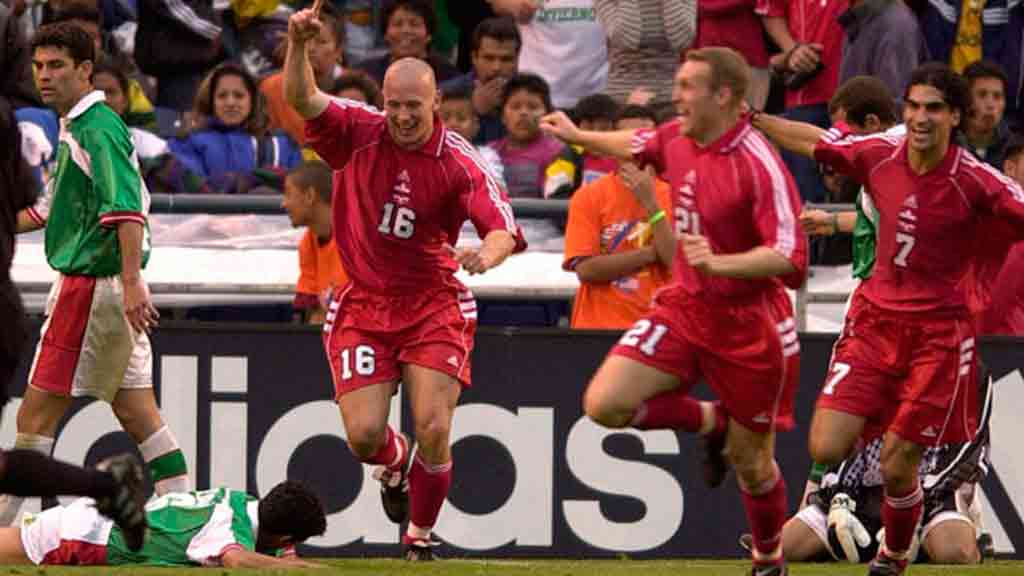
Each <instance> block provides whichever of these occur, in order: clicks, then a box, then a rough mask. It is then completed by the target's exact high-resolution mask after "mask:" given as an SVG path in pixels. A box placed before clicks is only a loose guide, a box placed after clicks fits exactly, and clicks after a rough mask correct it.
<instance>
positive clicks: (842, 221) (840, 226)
mask: <svg viewBox="0 0 1024 576" xmlns="http://www.w3.org/2000/svg"><path fill="white" fill-rule="evenodd" d="M856 225H857V213H856V212H854V211H852V210H851V211H848V212H826V211H824V210H804V211H803V212H802V213H801V214H800V227H801V228H803V230H804V232H806V233H807V234H808V235H810V236H831V235H833V234H839V233H840V232H845V233H847V234H849V233H850V232H853V228H854V226H856Z"/></svg>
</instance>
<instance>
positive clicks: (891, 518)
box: [882, 481, 924, 559]
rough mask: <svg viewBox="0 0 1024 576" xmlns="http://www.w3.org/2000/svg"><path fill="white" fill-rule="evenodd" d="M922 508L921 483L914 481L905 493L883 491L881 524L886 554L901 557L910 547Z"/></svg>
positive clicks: (922, 493) (922, 494)
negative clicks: (910, 488)
mask: <svg viewBox="0 0 1024 576" xmlns="http://www.w3.org/2000/svg"><path fill="white" fill-rule="evenodd" d="M923 509H924V492H922V491H921V484H920V483H918V482H916V481H915V483H914V488H913V489H912V490H911V491H910V492H907V493H905V494H896V493H892V492H889V491H888V490H886V491H885V501H884V502H882V525H883V526H885V550H886V553H887V554H886V555H887V556H889V557H891V558H894V559H901V555H903V554H905V553H906V552H907V550H909V549H910V544H911V542H912V541H913V540H914V532H915V531H916V530H917V523H918V521H919V520H920V519H921V512H922V511H923Z"/></svg>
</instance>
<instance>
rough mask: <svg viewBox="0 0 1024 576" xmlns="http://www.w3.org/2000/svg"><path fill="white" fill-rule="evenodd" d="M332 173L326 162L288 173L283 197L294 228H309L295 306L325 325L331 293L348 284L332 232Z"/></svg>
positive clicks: (304, 238) (302, 247) (310, 320)
mask: <svg viewBox="0 0 1024 576" xmlns="http://www.w3.org/2000/svg"><path fill="white" fill-rule="evenodd" d="M332 174H333V173H332V172H331V169H330V167H328V166H327V165H326V164H324V163H323V162H319V161H314V162H305V163H303V164H301V165H299V166H298V167H296V168H294V169H292V171H291V172H289V173H288V176H287V177H286V178H285V180H284V196H282V197H281V207H282V208H284V209H285V211H286V212H288V218H289V219H290V220H291V222H292V226H294V227H296V228H298V227H300V226H305V227H306V233H305V234H304V235H303V236H302V240H301V241H300V242H299V280H298V282H297V283H296V285H295V300H294V301H293V306H294V307H295V310H296V311H297V312H299V313H301V314H302V315H303V317H304V318H305V321H306V322H308V323H309V324H323V322H324V317H325V315H326V310H325V308H324V302H326V301H327V300H328V297H329V296H330V292H331V291H332V290H334V289H336V288H341V287H342V286H344V285H345V284H348V275H346V274H345V270H344V269H343V268H342V266H341V257H340V256H339V255H338V247H337V246H336V245H335V244H334V235H333V234H332V231H331V190H332V188H331V180H332Z"/></svg>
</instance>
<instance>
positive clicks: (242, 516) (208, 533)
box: [185, 491, 256, 566]
mask: <svg viewBox="0 0 1024 576" xmlns="http://www.w3.org/2000/svg"><path fill="white" fill-rule="evenodd" d="M246 504H247V503H246V497H245V495H244V494H242V493H239V492H234V491H231V492H230V495H229V496H228V499H227V500H226V501H224V502H220V503H218V504H217V505H216V506H215V507H214V509H213V513H212V514H211V515H210V519H209V520H207V522H206V525H204V526H203V528H202V530H200V531H199V533H198V534H196V535H195V536H193V537H192V540H191V541H190V542H189V544H188V548H187V549H186V550H185V554H186V556H188V559H189V560H191V561H193V562H195V563H197V564H201V565H203V566H216V565H219V564H220V558H221V556H223V555H224V553H225V552H227V551H229V550H232V549H234V548H243V549H245V550H249V551H252V550H253V549H254V547H255V543H256V539H255V534H254V532H253V529H252V522H251V521H250V520H249V517H248V514H246Z"/></svg>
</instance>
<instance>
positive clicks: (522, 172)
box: [492, 73, 565, 198]
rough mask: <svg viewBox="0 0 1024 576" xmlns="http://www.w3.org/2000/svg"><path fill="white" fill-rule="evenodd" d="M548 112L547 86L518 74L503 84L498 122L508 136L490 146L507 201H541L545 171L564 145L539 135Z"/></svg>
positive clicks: (528, 74) (544, 135)
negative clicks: (499, 167)
mask: <svg viewBox="0 0 1024 576" xmlns="http://www.w3.org/2000/svg"><path fill="white" fill-rule="evenodd" d="M550 111H551V91H550V89H549V88H548V83H547V82H545V81H544V79H543V78H541V77H540V76H537V75H536V74H530V73H521V74H517V75H515V76H513V77H512V78H510V79H509V81H508V82H507V83H506V84H505V91H504V94H503V95H502V105H501V120H502V122H503V123H504V124H505V130H507V132H508V135H507V136H506V137H505V138H502V139H501V140H498V141H497V142H495V143H494V144H493V145H492V146H493V148H494V150H495V151H496V152H497V153H498V156H500V157H501V164H502V166H504V167H505V182H506V183H507V184H508V195H509V197H511V198H542V197H543V196H544V192H545V191H546V190H547V188H546V186H545V184H546V170H547V168H548V166H550V165H551V163H552V162H554V161H555V160H556V159H557V158H558V156H559V155H560V154H561V153H562V150H563V149H564V148H565V145H564V144H562V143H561V142H560V141H559V140H556V139H555V138H552V137H551V136H548V135H546V134H544V133H542V132H541V131H540V125H539V122H540V118H541V116H543V115H545V114H547V113H548V112H550Z"/></svg>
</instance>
